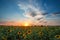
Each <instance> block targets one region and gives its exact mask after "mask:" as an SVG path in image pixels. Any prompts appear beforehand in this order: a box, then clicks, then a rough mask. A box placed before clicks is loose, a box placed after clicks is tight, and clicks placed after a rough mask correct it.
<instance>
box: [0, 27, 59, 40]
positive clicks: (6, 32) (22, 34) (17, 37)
mask: <svg viewBox="0 0 60 40" xmlns="http://www.w3.org/2000/svg"><path fill="white" fill-rule="evenodd" d="M0 40H60V26H28V27H23V26H0Z"/></svg>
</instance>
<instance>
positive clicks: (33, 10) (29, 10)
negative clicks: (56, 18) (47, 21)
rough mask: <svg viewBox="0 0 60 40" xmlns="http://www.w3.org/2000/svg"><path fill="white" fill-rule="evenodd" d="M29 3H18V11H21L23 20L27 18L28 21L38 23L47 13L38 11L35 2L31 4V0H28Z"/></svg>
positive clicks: (38, 8)
mask: <svg viewBox="0 0 60 40" xmlns="http://www.w3.org/2000/svg"><path fill="white" fill-rule="evenodd" d="M29 1H30V2H31V3H30V4H29V3H26V4H25V3H19V4H18V6H19V8H20V10H23V11H24V13H23V16H24V17H25V18H29V19H30V20H33V21H35V20H36V21H35V22H37V21H40V20H41V19H44V17H45V15H47V14H48V13H45V12H44V11H43V10H41V9H40V7H36V5H33V3H34V4H37V3H36V2H35V1H36V0H35V1H34V2H32V0H29Z"/></svg>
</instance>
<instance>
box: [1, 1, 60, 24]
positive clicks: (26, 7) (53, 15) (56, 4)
mask: <svg viewBox="0 0 60 40" xmlns="http://www.w3.org/2000/svg"><path fill="white" fill-rule="evenodd" d="M45 13H47V14H46V15H43V14H45ZM41 17H43V18H42V20H44V21H45V20H46V21H47V23H48V24H51V23H52V22H53V24H54V23H55V24H57V25H60V0H0V22H5V21H6V22H7V21H14V22H19V21H21V20H23V21H24V20H31V21H32V22H33V21H34V22H35V23H36V22H37V21H38V22H40V20H37V19H39V18H41ZM0 24H1V23H0Z"/></svg>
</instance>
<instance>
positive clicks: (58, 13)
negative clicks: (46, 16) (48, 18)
mask: <svg viewBox="0 0 60 40" xmlns="http://www.w3.org/2000/svg"><path fill="white" fill-rule="evenodd" d="M58 15H60V12H54V13H52V16H58Z"/></svg>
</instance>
